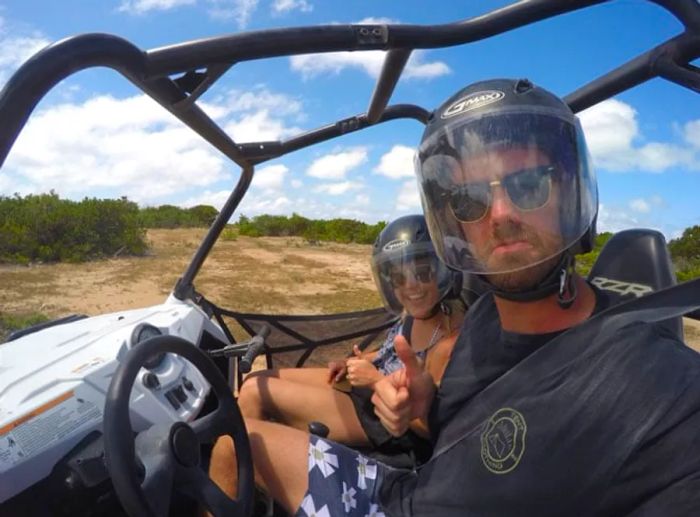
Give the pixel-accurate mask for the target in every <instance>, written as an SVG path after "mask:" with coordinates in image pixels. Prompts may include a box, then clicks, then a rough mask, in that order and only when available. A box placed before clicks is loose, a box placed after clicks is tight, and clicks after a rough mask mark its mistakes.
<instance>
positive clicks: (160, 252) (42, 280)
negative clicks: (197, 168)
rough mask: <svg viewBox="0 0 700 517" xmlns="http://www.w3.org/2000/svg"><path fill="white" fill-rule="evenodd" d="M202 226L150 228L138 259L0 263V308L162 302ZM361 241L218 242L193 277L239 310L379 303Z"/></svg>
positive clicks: (58, 310) (80, 308) (47, 309)
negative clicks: (147, 243)
mask: <svg viewBox="0 0 700 517" xmlns="http://www.w3.org/2000/svg"><path fill="white" fill-rule="evenodd" d="M203 236H204V230H199V229H194V230H193V229H176V230H151V231H149V232H148V239H149V241H150V243H151V252H150V253H149V255H148V256H147V257H144V258H132V257H125V258H118V259H109V260H101V261H96V262H90V263H85V264H49V265H47V264H36V265H30V266H28V267H24V266H21V267H20V266H11V267H7V266H5V267H0V299H1V300H2V304H1V305H0V312H1V313H5V314H31V313H37V312H39V313H43V314H46V315H47V316H49V317H52V318H54V317H59V316H64V315H66V314H70V313H83V314H88V315H94V314H100V313H104V312H110V311H117V310H123V309H130V308H136V307H144V306H148V305H152V304H156V303H159V302H162V301H163V300H164V299H165V298H166V297H167V295H168V293H169V292H170V291H171V289H172V288H173V286H174V285H175V282H176V281H177V279H178V277H179V276H180V275H181V274H182V273H183V272H184V270H185V268H186V266H187V264H188V263H189V261H190V259H191V258H192V255H193V254H194V252H195V250H196V249H197V247H198V246H199V243H200V242H201V239H202V238H203ZM369 253H370V247H369V246H360V245H347V246H343V245H335V244H334V245H332V246H325V245H324V246H310V245H308V244H307V243H306V242H305V241H303V240H302V239H290V238H259V239H251V238H246V237H239V238H238V239H237V240H236V241H221V242H218V243H217V245H216V246H215V247H214V250H213V251H212V253H211V254H210V256H209V257H208V259H207V261H206V262H205V263H204V266H203V267H202V270H201V271H200V273H199V275H198V276H197V278H196V280H195V285H196V287H197V289H198V290H199V291H200V292H202V293H204V294H205V295H206V296H207V298H209V299H211V300H212V301H213V302H214V303H216V304H218V305H220V306H222V307H226V308H230V309H234V310H241V311H268V312H278V313H297V314H321V313H326V312H337V311H340V310H360V309H365V308H369V307H376V306H378V305H379V304H380V301H379V297H378V296H377V294H376V292H375V291H374V286H373V283H372V279H371V273H370V269H369V263H368V257H369Z"/></svg>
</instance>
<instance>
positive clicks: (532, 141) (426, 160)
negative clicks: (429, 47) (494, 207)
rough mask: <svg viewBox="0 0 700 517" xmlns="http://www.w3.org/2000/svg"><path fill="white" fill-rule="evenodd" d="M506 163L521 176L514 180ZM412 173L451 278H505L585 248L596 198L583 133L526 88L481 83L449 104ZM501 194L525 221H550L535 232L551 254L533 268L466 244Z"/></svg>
mask: <svg viewBox="0 0 700 517" xmlns="http://www.w3.org/2000/svg"><path fill="white" fill-rule="evenodd" d="M508 156H511V158H508ZM509 159H511V160H512V161H513V162H517V165H518V167H521V169H515V172H511V171H512V169H508V167H509V165H508V164H507V163H506V162H507V161H508V160H509ZM416 171H417V174H418V179H419V184H420V193H421V201H422V203H423V209H424V212H425V214H426V218H427V223H428V226H429V227H430V234H431V236H432V238H433V242H434V243H435V248H436V252H437V254H438V256H439V257H440V258H441V259H442V260H443V261H444V262H445V264H447V265H448V266H449V267H451V268H454V269H458V270H461V271H464V272H466V273H476V274H481V275H489V274H498V273H509V272H513V271H518V270H522V269H526V268H528V267H531V266H533V265H535V264H539V263H544V262H545V261H550V260H552V259H554V258H555V257H557V256H561V257H564V256H568V255H569V254H575V253H580V252H586V251H589V250H590V248H591V244H592V242H593V240H594V237H595V220H596V216H597V213H598V191H597V184H596V179H595V175H594V172H593V170H592V168H591V167H590V159H589V154H588V149H587V147H586V143H585V140H584V137H583V132H582V130H581V126H580V124H579V121H578V119H577V118H576V116H575V115H574V114H573V112H572V111H571V109H570V108H569V107H568V106H567V105H566V103H564V102H563V101H562V100H561V99H559V98H558V97H556V96H555V95H553V94H551V93H549V92H547V91H546V90H544V89H542V88H539V87H537V86H534V85H533V84H532V83H531V82H530V81H527V80H522V79H521V80H511V79H496V80H491V81H484V82H479V83H476V84H473V85H471V86H468V87H467V88H464V89H463V90H461V91H460V92H459V93H457V94H456V95H454V96H453V97H451V98H450V99H449V100H448V101H447V102H446V103H445V104H443V105H442V106H441V107H440V108H438V109H437V110H436V111H435V112H434V113H433V115H432V116H431V119H430V120H429V122H428V125H427V127H426V129H425V133H424V134H423V138H422V140H421V144H420V147H419V149H418V152H417V154H416ZM504 172H509V174H507V175H505V174H504ZM499 185H500V187H501V188H502V189H503V195H504V196H507V199H508V200H509V202H510V203H511V204H513V205H514V206H515V207H516V208H517V209H518V210H520V211H522V212H527V211H534V210H539V209H542V208H545V207H547V210H550V211H554V215H553V216H552V217H551V218H549V219H548V221H553V222H551V224H549V225H548V226H546V225H545V227H544V228H537V231H538V232H539V233H538V235H539V236H540V237H541V238H543V239H549V242H550V243H551V244H550V245H549V246H547V247H544V246H543V247H542V248H543V250H544V251H543V252H542V253H540V254H539V255H533V256H534V258H533V259H532V263H524V262H525V260H523V261H520V262H517V261H514V262H512V263H509V262H508V261H507V260H503V261H501V262H498V261H497V260H492V257H491V255H490V254H489V253H490V251H489V250H486V251H484V250H483V249H481V250H480V249H479V248H478V247H477V246H475V245H474V242H473V239H474V238H470V237H469V234H470V232H471V235H472V236H474V235H478V233H477V231H476V226H477V225H472V224H470V223H477V222H479V221H480V220H481V219H482V218H484V217H485V216H486V214H487V213H488V211H489V210H490V206H491V201H492V200H493V195H494V192H495V191H494V189H495V188H496V187H497V186H499ZM552 192H555V193H556V194H555V195H556V198H555V199H558V203H557V205H553V204H551V203H549V201H550V199H552V197H551V196H552ZM557 211H558V213H557ZM540 214H542V212H540ZM557 219H558V220H557ZM506 245H507V244H506ZM482 248H483V246H482ZM479 253H481V254H482V256H479ZM545 255H546V256H545ZM486 259H488V261H489V263H487V262H486ZM486 278H488V277H486Z"/></svg>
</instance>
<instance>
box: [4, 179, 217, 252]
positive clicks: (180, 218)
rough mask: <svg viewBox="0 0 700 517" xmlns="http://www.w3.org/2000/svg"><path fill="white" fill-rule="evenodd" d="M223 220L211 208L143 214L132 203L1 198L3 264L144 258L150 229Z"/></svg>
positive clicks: (145, 210)
mask: <svg viewBox="0 0 700 517" xmlns="http://www.w3.org/2000/svg"><path fill="white" fill-rule="evenodd" d="M218 214H219V212H218V211H217V210H216V208H214V207H212V206H207V205H197V206H194V207H192V208H179V207H176V206H173V205H162V206H158V207H147V208H142V209H139V207H138V205H137V204H136V203H133V202H131V201H129V200H128V199H126V198H121V199H94V198H85V199H83V200H82V201H70V200H67V199H60V198H59V196H58V195H57V194H55V193H54V192H51V193H49V194H40V195H28V196H26V197H22V196H19V195H17V194H15V195H14V196H13V197H3V196H0V263H2V262H7V263H15V264H17V263H19V264H27V263H29V262H37V261H39V262H59V261H63V262H81V261H85V260H91V259H94V258H98V257H103V256H112V255H115V254H124V255H143V254H144V253H145V252H146V250H147V248H148V246H147V244H146V238H145V237H146V228H183V227H187V228H189V227H202V226H204V227H208V226H210V225H211V223H212V222H213V221H214V219H215V218H216V216H217V215H218Z"/></svg>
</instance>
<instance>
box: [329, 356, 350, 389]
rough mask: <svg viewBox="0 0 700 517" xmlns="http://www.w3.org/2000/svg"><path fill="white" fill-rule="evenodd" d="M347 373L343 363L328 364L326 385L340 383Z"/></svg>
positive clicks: (333, 362) (332, 362)
mask: <svg viewBox="0 0 700 517" xmlns="http://www.w3.org/2000/svg"><path fill="white" fill-rule="evenodd" d="M347 372H348V369H347V367H346V366H345V361H331V362H329V363H328V384H332V383H334V382H340V381H342V380H343V379H344V378H345V376H346V374H347Z"/></svg>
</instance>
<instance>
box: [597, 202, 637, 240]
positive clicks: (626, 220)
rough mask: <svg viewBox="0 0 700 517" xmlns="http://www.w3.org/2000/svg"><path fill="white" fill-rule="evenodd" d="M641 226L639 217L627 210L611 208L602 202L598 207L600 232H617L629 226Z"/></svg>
mask: <svg viewBox="0 0 700 517" xmlns="http://www.w3.org/2000/svg"><path fill="white" fill-rule="evenodd" d="M639 227H640V224H639V219H638V218H637V217H636V216H634V215H631V214H630V213H628V212H627V211H625V210H621V209H619V208H615V207H612V208H609V207H608V206H606V205H604V204H602V203H601V204H600V206H599V207H598V224H597V228H598V232H612V233H617V232H619V231H621V230H627V229H628V228H639Z"/></svg>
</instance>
